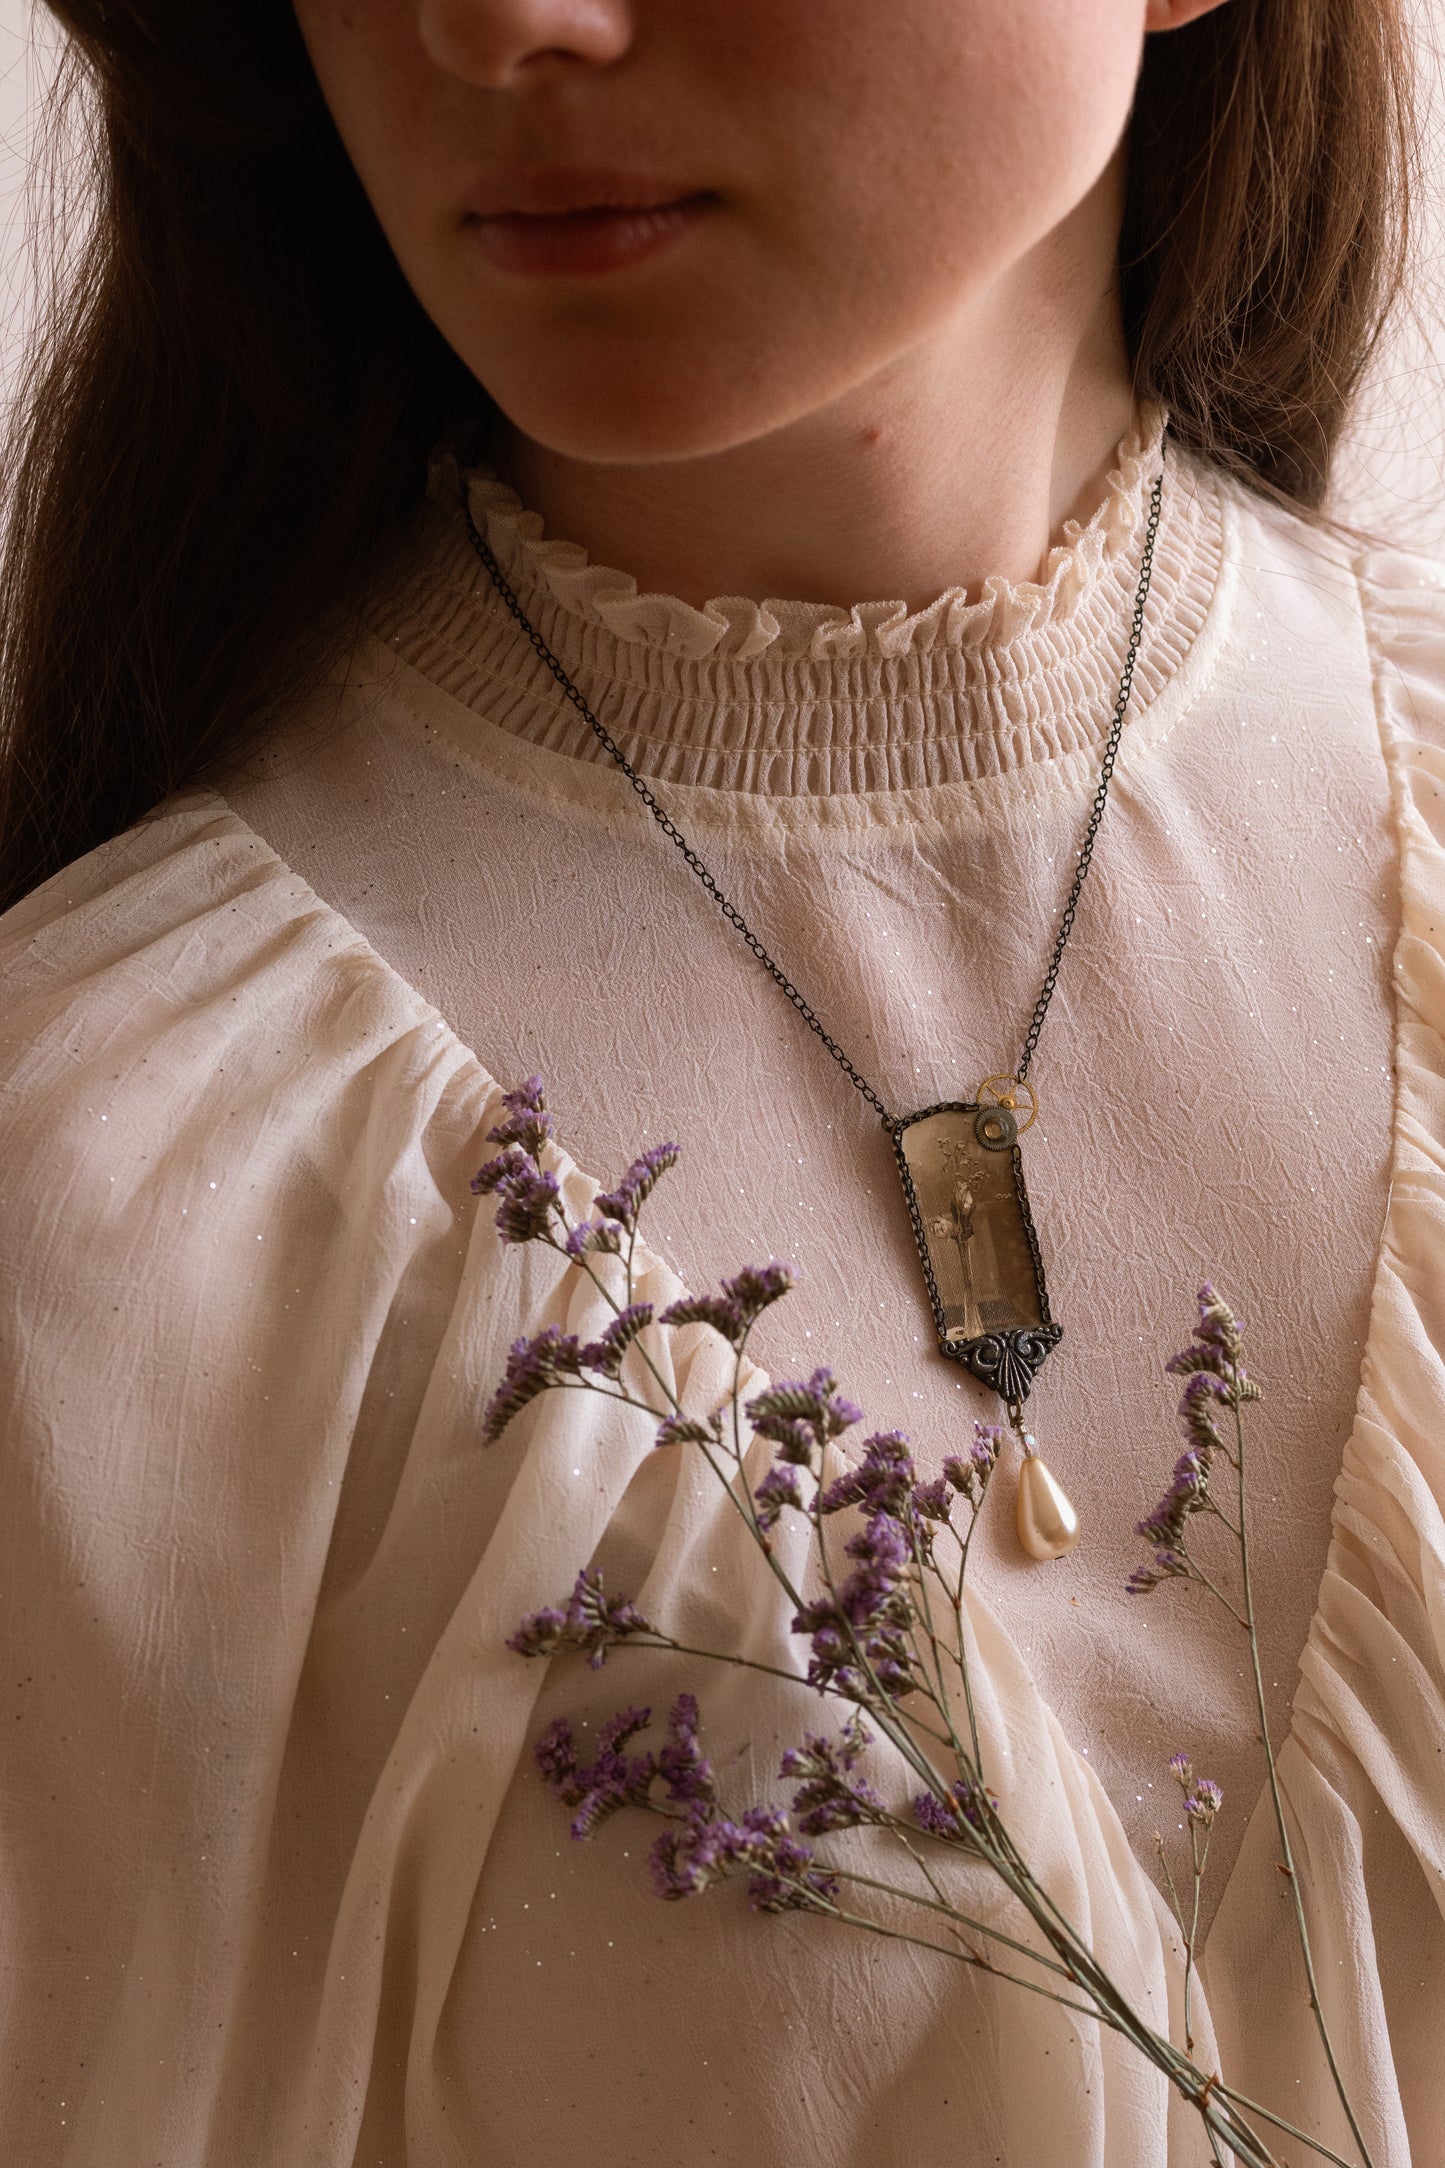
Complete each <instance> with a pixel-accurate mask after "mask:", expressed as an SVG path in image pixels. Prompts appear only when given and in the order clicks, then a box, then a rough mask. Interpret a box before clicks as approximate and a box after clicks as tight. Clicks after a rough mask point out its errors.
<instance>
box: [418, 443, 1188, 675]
mask: <svg viewBox="0 0 1445 2168" xmlns="http://www.w3.org/2000/svg"><path fill="white" fill-rule="evenodd" d="M1165 419H1166V416H1165V412H1164V409H1163V407H1162V406H1160V405H1158V404H1157V402H1152V401H1151V402H1149V403H1147V404H1146V405H1144V406H1142V407H1141V408H1140V409H1139V410H1138V411H1137V413H1136V415H1135V419H1134V425H1133V427H1132V428H1131V430H1130V431H1129V432H1128V433H1127V434H1126V435H1125V437H1124V438H1123V439H1122V440H1121V441H1120V443H1119V445H1118V447H1117V450H1116V452H1115V464H1114V466H1113V468H1112V469H1111V471H1110V474H1109V477H1108V481H1107V484H1106V487H1105V493H1104V497H1103V499H1102V501H1101V503H1100V504H1099V506H1098V507H1097V509H1096V510H1095V512H1094V513H1093V514H1092V516H1091V517H1090V518H1089V519H1088V520H1087V521H1080V520H1076V519H1071V520H1067V521H1065V523H1064V528H1063V539H1062V540H1061V541H1060V542H1059V543H1057V544H1056V545H1055V546H1054V548H1053V549H1051V550H1050V552H1049V554H1048V557H1047V559H1046V561H1045V564H1044V569H1043V575H1042V577H1041V578H1040V579H1038V580H1020V581H1013V580H1008V579H1005V578H1004V577H1003V576H1002V575H1000V574H992V575H990V576H989V577H988V578H987V579H985V580H984V582H983V590H982V593H981V594H980V595H979V596H978V597H977V599H976V600H974V601H970V600H969V598H968V593H967V590H966V589H965V588H962V587H949V588H945V590H944V591H943V593H942V594H941V595H939V596H938V597H937V598H936V600H934V601H933V602H931V603H929V604H928V605H927V607H926V608H924V609H921V610H914V611H910V610H909V609H908V607H907V605H906V604H905V603H903V602H897V601H895V602H859V603H854V604H853V605H852V607H851V608H848V607H843V606H841V605H837V604H832V603H821V602H789V601H784V600H780V599H778V598H777V597H769V598H768V599H766V600H765V601H762V602H755V601H752V600H750V599H748V598H747V597H746V596H741V595H718V596H714V597H713V598H712V600H711V601H709V602H707V603H705V604H704V605H703V607H702V608H701V609H698V608H697V607H696V606H695V605H693V604H692V603H689V602H684V601H683V600H682V599H681V597H680V596H677V595H666V594H655V593H648V594H644V593H642V592H640V591H639V589H638V585H637V581H636V580H635V579H634V578H633V576H632V575H631V574H630V573H627V572H621V571H618V570H617V569H616V568H615V567H613V566H610V565H598V564H593V563H592V562H591V560H590V559H589V557H588V554H587V551H586V550H585V549H583V548H582V547H581V545H580V544H579V543H576V542H566V541H562V540H559V539H558V538H556V537H554V536H549V535H548V534H547V533H546V532H545V529H544V526H543V522H542V519H541V517H540V515H539V514H538V513H536V512H532V511H529V510H528V509H527V508H526V506H525V505H524V504H523V503H522V501H521V499H520V498H519V497H518V496H517V494H516V492H515V491H514V490H512V489H509V488H508V487H507V485H506V484H505V483H504V482H502V481H500V480H498V478H497V477H496V475H495V474H493V473H492V471H491V470H490V469H489V468H486V467H476V468H470V469H467V470H465V472H464V471H463V470H462V469H461V468H460V467H459V465H458V461H457V457H456V453H455V451H454V450H453V448H452V447H451V446H449V445H441V446H438V447H437V449H436V450H435V451H434V452H433V454H432V458H431V461H430V465H429V470H428V489H427V494H428V496H429V497H430V498H431V499H432V500H433V501H435V502H439V503H441V504H444V505H447V506H455V505H459V504H460V502H461V490H462V485H463V483H464V482H465V485H466V488H467V493H468V502H469V504H470V506H471V511H472V516H473V518H474V519H475V520H476V522H477V524H478V526H479V527H480V528H481V529H482V531H483V532H484V533H485V534H486V537H487V541H488V543H489V545H490V547H491V548H492V550H493V551H494V553H495V554H496V556H497V559H498V561H499V562H500V564H501V565H502V567H503V569H504V571H506V572H507V573H508V575H509V576H511V575H512V574H515V573H518V572H521V573H523V575H524V578H525V580H526V584H527V585H529V586H531V587H532V588H533V589H534V591H535V590H536V589H537V588H541V589H542V590H544V591H545V592H546V593H547V594H548V595H549V596H550V597H551V598H552V600H553V601H554V602H555V603H556V604H557V605H559V607H560V608H561V609H562V610H564V611H565V612H566V613H567V615H568V616H569V617H571V618H574V619H575V620H576V621H577V622H578V623H579V624H582V625H591V626H596V627H599V628H601V629H603V630H605V631H606V632H608V633H610V634H611V635H612V637H613V638H614V639H616V640H619V641H623V642H627V643H632V644H636V645H639V646H643V647H650V648H659V649H662V650H664V651H665V652H666V653H668V654H670V655H673V656H676V657H678V658H679V659H681V660H683V661H692V662H701V661H703V660H704V659H706V658H708V657H717V658H721V657H724V656H726V657H728V658H730V659H732V660H735V661H739V662H746V661H751V660H753V659H754V658H756V657H758V656H760V655H763V654H767V653H769V652H771V654H772V655H773V656H774V657H776V658H777V659H779V660H783V659H801V660H807V661H811V662H832V661H842V660H845V659H852V658H854V657H857V656H861V655H865V654H873V655H878V656H897V655H905V654H910V653H912V654H929V653H931V652H932V651H933V650H934V649H936V648H939V647H948V648H980V647H1001V646H1009V645H1011V644H1013V643H1014V642H1016V641H1019V640H1023V639H1027V638H1029V637H1030V636H1032V635H1036V634H1038V633H1039V632H1040V631H1042V630H1043V629H1044V628H1045V627H1049V626H1057V625H1062V624H1063V623H1065V622H1066V621H1067V620H1068V619H1070V618H1072V617H1073V616H1074V615H1075V614H1076V613H1077V612H1078V610H1079V609H1080V606H1081V604H1082V603H1083V601H1084V598H1085V597H1086V596H1089V595H1091V594H1095V593H1097V591H1098V589H1099V587H1100V585H1101V584H1105V585H1108V584H1110V583H1108V582H1107V581H1104V580H1103V577H1102V576H1103V575H1104V574H1105V572H1106V570H1107V569H1108V568H1110V567H1111V566H1114V567H1117V566H1124V565H1127V564H1128V563H1129V561H1130V559H1131V557H1132V555H1133V549H1132V545H1133V542H1134V538H1135V535H1136V533H1137V532H1138V529H1139V527H1140V525H1141V522H1142V520H1143V516H1144V514H1143V504H1144V493H1145V488H1146V486H1147V482H1146V477H1152V475H1153V473H1154V472H1155V471H1156V470H1157V467H1158V464H1159V455H1160V447H1161V444H1162V441H1163V436H1164V426H1165Z"/></svg>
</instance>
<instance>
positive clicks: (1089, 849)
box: [1014, 470, 1164, 1084]
mask: <svg viewBox="0 0 1445 2168" xmlns="http://www.w3.org/2000/svg"><path fill="white" fill-rule="evenodd" d="M1163 489H1164V475H1163V472H1162V470H1161V471H1160V472H1159V473H1158V474H1156V475H1155V477H1154V487H1153V489H1152V491H1151V492H1150V496H1149V525H1148V527H1147V528H1146V529H1145V533H1144V558H1143V562H1142V564H1141V566H1140V568H1139V587H1138V591H1137V593H1136V594H1135V596H1134V616H1133V619H1132V621H1131V623H1130V627H1129V652H1128V654H1127V655H1126V656H1125V658H1124V674H1123V676H1122V677H1121V678H1120V680H1119V697H1118V699H1117V701H1116V702H1115V703H1114V721H1113V724H1112V726H1111V728H1110V731H1109V742H1108V744H1107V745H1106V746H1105V748H1104V759H1103V764H1102V766H1101V767H1100V770H1099V787H1098V789H1097V790H1096V791H1095V792H1094V803H1093V807H1092V810H1091V811H1090V814H1089V824H1088V826H1087V828H1085V830H1084V840H1083V843H1082V844H1081V846H1080V848H1079V867H1078V871H1077V872H1076V873H1075V875H1074V885H1073V887H1072V888H1071V889H1070V890H1069V900H1068V902H1067V903H1066V904H1065V905H1064V915H1063V917H1062V919H1060V921H1059V937H1058V939H1057V940H1056V941H1055V943H1054V953H1053V955H1052V956H1051V957H1050V958H1049V968H1048V970H1047V971H1046V972H1045V973H1044V983H1043V986H1042V988H1041V990H1040V992H1039V998H1038V1000H1037V1001H1036V1002H1035V1003H1034V1013H1033V1016H1032V1019H1031V1020H1030V1023H1029V1029H1028V1037H1027V1038H1026V1039H1025V1040H1024V1050H1023V1054H1022V1056H1021V1058H1020V1061H1019V1065H1018V1067H1017V1069H1015V1071H1014V1075H1015V1076H1016V1077H1017V1078H1018V1081H1019V1083H1020V1084H1022V1082H1023V1080H1024V1078H1025V1077H1026V1076H1027V1075H1028V1073H1029V1063H1030V1062H1031V1061H1032V1060H1033V1058H1034V1048H1035V1047H1036V1046H1037V1045H1038V1043H1039V1033H1040V1032H1041V1031H1042V1030H1043V1028H1044V1018H1045V1016H1046V1015H1047V1014H1048V1008H1049V1003H1050V1002H1051V1001H1052V1000H1053V998H1054V987H1055V986H1056V985H1057V983H1058V977H1059V959H1060V958H1061V957H1062V955H1063V953H1064V948H1065V946H1066V944H1067V942H1068V938H1069V935H1070V934H1071V933H1072V932H1073V930H1074V913H1075V911H1076V910H1077V909H1078V907H1079V891H1080V889H1081V888H1082V887H1083V885H1084V875H1085V874H1086V873H1087V872H1088V870H1089V860H1090V859H1091V858H1092V857H1093V855H1094V839H1095V837H1096V836H1097V835H1098V833H1099V823H1100V821H1101V820H1102V819H1103V818H1104V801H1105V799H1106V798H1107V797H1108V795H1109V783H1110V779H1111V778H1112V776H1113V773H1114V759H1115V756H1116V754H1117V753H1118V750H1119V733H1120V731H1122V729H1123V728H1124V710H1125V709H1126V708H1127V707H1128V705H1129V695H1130V693H1131V692H1132V691H1133V689H1134V664H1135V663H1136V661H1137V660H1138V657H1139V642H1140V640H1141V639H1142V638H1143V634H1144V605H1145V604H1146V603H1147V602H1148V600H1149V581H1150V578H1151V576H1152V574H1153V571H1154V537H1155V535H1156V534H1157V533H1158V531H1159V501H1160V498H1161V496H1162V494H1163Z"/></svg>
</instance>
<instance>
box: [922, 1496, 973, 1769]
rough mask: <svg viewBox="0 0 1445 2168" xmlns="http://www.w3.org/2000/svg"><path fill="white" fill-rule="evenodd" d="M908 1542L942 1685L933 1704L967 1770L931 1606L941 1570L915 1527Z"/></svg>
mask: <svg viewBox="0 0 1445 2168" xmlns="http://www.w3.org/2000/svg"><path fill="white" fill-rule="evenodd" d="M908 1541H909V1545H910V1547H911V1549H912V1552H913V1559H914V1564H915V1565H916V1566H917V1568H918V1586H919V1593H920V1594H921V1596H922V1598H923V1627H924V1631H925V1633H926V1634H927V1635H928V1643H929V1647H930V1648H931V1650H932V1651H933V1675H934V1677H935V1679H936V1680H937V1682H938V1692H937V1693H936V1694H934V1695H932V1696H931V1699H932V1700H933V1702H934V1704H935V1706H936V1708H937V1709H938V1712H939V1714H940V1716H941V1717H942V1718H943V1721H944V1723H945V1724H946V1725H947V1726H948V1739H949V1744H950V1746H951V1747H952V1748H953V1751H954V1753H955V1755H956V1756H957V1758H958V1760H959V1761H960V1762H961V1763H963V1764H964V1766H965V1767H968V1752H967V1749H966V1748H965V1746H964V1744H963V1741H962V1740H961V1739H960V1738H959V1736H958V1731H957V1728H956V1727H955V1725H954V1721H953V1710H952V1708H951V1707H950V1705H949V1697H948V1689H947V1687H946V1686H945V1685H944V1680H943V1658H942V1656H941V1655H940V1653H939V1650H940V1642H939V1637H938V1634H937V1632H936V1631H935V1629H934V1624H933V1605H932V1604H931V1603H930V1601H929V1597H928V1576H929V1574H930V1573H936V1572H937V1571H938V1569H937V1567H936V1566H935V1565H934V1563H933V1558H932V1555H931V1553H930V1556H929V1558H928V1560H927V1562H926V1563H925V1561H924V1558H923V1555H922V1554H923V1546H922V1544H921V1543H920V1542H919V1539H918V1531H917V1529H916V1528H915V1527H910V1529H909V1532H908ZM938 1578H939V1585H940V1587H941V1588H943V1590H944V1592H945V1593H947V1587H948V1584H947V1582H945V1581H944V1579H943V1576H942V1574H941V1573H940V1574H939V1576H938ZM942 1646H943V1648H945V1649H947V1653H948V1656H949V1658H950V1660H951V1661H952V1662H953V1663H954V1664H955V1665H956V1666H957V1668H958V1669H959V1670H960V1671H962V1670H963V1669H964V1666H963V1663H962V1659H961V1657H959V1656H955V1655H954V1652H953V1650H952V1649H950V1648H948V1644H947V1643H946V1642H944V1643H943V1644H942ZM976 1769H977V1764H976V1763H975V1764H974V1772H975V1773H976Z"/></svg>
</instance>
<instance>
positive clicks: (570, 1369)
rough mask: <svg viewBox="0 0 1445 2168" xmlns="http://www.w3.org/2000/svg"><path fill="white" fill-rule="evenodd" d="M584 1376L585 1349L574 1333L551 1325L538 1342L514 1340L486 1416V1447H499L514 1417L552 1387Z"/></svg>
mask: <svg viewBox="0 0 1445 2168" xmlns="http://www.w3.org/2000/svg"><path fill="white" fill-rule="evenodd" d="M581 1372H582V1349H581V1347H580V1345H579V1343H578V1341H577V1337H576V1335H575V1334H574V1333H564V1332H563V1331H562V1330H561V1329H560V1327H559V1326H556V1325H549V1326H548V1327H547V1329H546V1331H545V1332H539V1333H538V1334H537V1336H536V1338H535V1339H532V1340H527V1339H522V1340H514V1341H513V1342H512V1345H511V1348H510V1349H509V1350H508V1354H507V1368H506V1373H505V1375H504V1377H503V1379H502V1382H501V1384H500V1385H499V1386H498V1387H497V1390H496V1391H495V1392H494V1393H493V1395H492V1397H491V1399H490V1400H489V1401H488V1402H487V1406H486V1411H485V1413H484V1414H483V1416H482V1443H483V1444H484V1445H495V1443H496V1441H497V1439H498V1438H500V1436H501V1435H502V1432H503V1431H504V1430H505V1429H506V1427H507V1425H508V1423H510V1422H511V1420H512V1417H513V1416H514V1415H516V1414H517V1413H518V1412H519V1411H520V1410H521V1409H522V1408H525V1407H526V1405H527V1403H528V1401H529V1400H535V1399H536V1398H537V1395H538V1394H539V1393H545V1392H546V1391H547V1388H548V1387H549V1386H551V1385H559V1384H561V1383H562V1381H563V1380H564V1379H566V1378H575V1377H579V1376H580V1375H581Z"/></svg>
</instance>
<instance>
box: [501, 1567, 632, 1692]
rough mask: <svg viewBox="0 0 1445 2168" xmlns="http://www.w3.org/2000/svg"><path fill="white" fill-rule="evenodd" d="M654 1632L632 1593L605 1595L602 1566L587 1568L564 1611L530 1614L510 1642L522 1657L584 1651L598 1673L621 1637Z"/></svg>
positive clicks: (549, 1608) (547, 1609) (579, 1576)
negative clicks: (634, 1600)
mask: <svg viewBox="0 0 1445 2168" xmlns="http://www.w3.org/2000/svg"><path fill="white" fill-rule="evenodd" d="M655 1631H656V1628H655V1627H654V1626H653V1625H652V1623H651V1621H650V1620H648V1619H645V1618H644V1617H643V1615H642V1613H641V1612H640V1611H639V1610H638V1608H637V1606H636V1604H635V1603H633V1601H632V1599H631V1598H630V1597H629V1596H608V1595H607V1594H606V1593H605V1591H604V1589H603V1586H602V1572H601V1568H600V1567H597V1566H584V1567H583V1569H582V1571H581V1573H579V1574H578V1576H577V1579H576V1582H575V1584H574V1585H573V1589H572V1593H571V1595H570V1596H569V1597H568V1599H567V1603H566V1607H565V1609H561V1610H559V1609H558V1608H556V1607H555V1606H553V1605H548V1606H547V1607H546V1608H545V1609H544V1610H541V1611H531V1612H529V1613H528V1615H527V1616H526V1618H524V1619H523V1620H522V1622H521V1624H520V1625H519V1626H518V1627H517V1630H516V1632H515V1633H513V1634H511V1635H509V1637H508V1639H507V1644H506V1645H507V1647H508V1648H509V1649H512V1650H514V1651H515V1652H516V1654H517V1655H518V1656H555V1655H556V1653H557V1652H558V1650H559V1649H582V1650H585V1651H586V1655H587V1661H588V1663H589V1664H590V1665H591V1667H592V1669H593V1670H594V1671H597V1670H599V1669H600V1668H601V1666H602V1663H603V1661H604V1659H605V1657H606V1655H607V1651H608V1650H609V1649H610V1648H613V1647H615V1645H616V1644H617V1643H618V1642H619V1641H626V1640H627V1639H628V1638H629V1637H630V1636H631V1635H632V1634H650V1633H654V1632H655Z"/></svg>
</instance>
